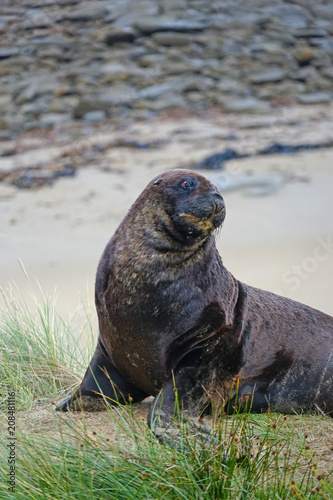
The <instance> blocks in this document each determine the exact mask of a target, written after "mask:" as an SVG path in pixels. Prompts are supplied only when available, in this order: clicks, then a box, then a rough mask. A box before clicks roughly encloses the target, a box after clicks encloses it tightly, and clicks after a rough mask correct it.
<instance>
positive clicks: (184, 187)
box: [58, 170, 333, 437]
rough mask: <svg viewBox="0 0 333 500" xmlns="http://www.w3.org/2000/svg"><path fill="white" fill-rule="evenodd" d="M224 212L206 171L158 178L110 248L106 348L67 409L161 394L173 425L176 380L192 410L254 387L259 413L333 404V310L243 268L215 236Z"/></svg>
mask: <svg viewBox="0 0 333 500" xmlns="http://www.w3.org/2000/svg"><path fill="white" fill-rule="evenodd" d="M224 218H225V204H224V200H223V198H222V196H221V195H220V194H219V192H218V190H217V188H216V187H215V186H214V185H213V184H212V183H211V182H210V181H208V180H207V179H206V178H205V177H203V176H202V175H199V174H198V173H197V172H193V171H190V170H171V171H168V172H165V173H163V174H162V175H160V176H158V177H157V178H155V179H153V180H152V181H151V182H150V183H149V184H148V186H147V187H146V188H145V189H144V191H143V192H142V194H141V195H140V196H139V198H138V199H137V200H136V202H135V203H134V204H133V205H132V207H131V208H130V210H129V212H128V214H127V215H126V217H125V218H124V220H123V221H122V222H121V224H120V226H119V227H118V229H117V231H116V232H115V234H114V236H113V237H112V238H111V240H110V241H109V243H108V244H107V246H106V248H105V250H104V253H103V255H102V258H101V260H100V263H99V266H98V270H97V277H96V308H97V313H98V319H99V331H100V335H99V340H98V344H97V348H96V351H95V354H94V356H93V358H92V360H91V362H90V365H89V367H88V369H87V371H86V374H85V376H84V378H83V381H82V383H81V385H80V387H79V388H78V389H77V391H76V392H75V394H74V395H73V396H71V397H70V398H68V399H66V400H65V401H63V402H62V403H61V404H60V405H59V407H58V409H61V410H68V409H70V408H72V409H78V408H80V407H82V408H84V409H86V410H96V409H103V408H104V407H105V403H103V401H104V402H105V401H108V402H109V403H110V404H111V405H112V404H116V402H119V403H127V402H128V401H129V400H130V401H133V402H136V401H141V400H143V399H144V398H146V397H147V396H148V395H152V396H155V400H154V402H153V405H152V408H151V411H150V413H149V416H148V421H149V424H150V425H151V426H153V427H154V426H155V423H156V420H157V418H156V417H157V415H158V414H159V415H160V416H161V422H162V423H161V426H162V428H167V427H168V426H169V425H170V423H171V422H172V419H173V416H174V403H175V391H176V392H177V395H178V401H179V405H180V407H181V408H182V410H183V412H184V414H185V415H188V416H189V419H191V418H192V419H193V418H194V417H198V416H200V415H201V414H202V413H203V412H204V411H205V409H206V408H207V407H208V406H210V404H211V398H212V397H213V398H214V401H215V404H218V403H219V407H220V408H222V407H223V408H224V409H226V408H229V409H232V408H233V406H234V405H235V404H236V399H237V401H242V399H243V401H245V400H246V396H247V395H248V394H250V393H251V394H252V402H251V410H252V411H253V412H265V411H267V410H268V409H270V410H271V411H278V412H282V413H292V412H301V411H305V412H313V411H316V410H318V409H320V410H321V411H323V412H326V413H328V414H329V413H331V414H333V318H332V317H330V316H328V315H326V314H324V313H322V312H320V311H317V310H315V309H312V308H310V307H308V306H306V305H303V304H300V303H298V302H295V301H293V300H290V299H288V298H284V297H280V296H278V295H275V294H273V293H270V292H267V291H264V290H260V289H257V288H253V287H251V286H247V285H245V284H243V283H241V282H239V281H238V280H237V279H236V278H234V276H233V275H232V274H231V273H230V272H228V271H227V269H226V268H225V267H224V265H223V263H222V260H221V257H220V255H219V253H218V251H217V249H216V245H215V235H214V231H215V230H216V229H218V228H220V227H221V225H222V223H223V221H224ZM101 394H103V395H104V400H103V399H102V397H101ZM176 433H177V431H176ZM156 434H157V436H158V437H160V434H161V433H160V431H157V430H156Z"/></svg>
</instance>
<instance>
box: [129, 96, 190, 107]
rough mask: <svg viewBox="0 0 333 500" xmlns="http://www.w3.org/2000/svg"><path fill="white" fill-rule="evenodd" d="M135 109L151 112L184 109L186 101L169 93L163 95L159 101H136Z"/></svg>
mask: <svg viewBox="0 0 333 500" xmlns="http://www.w3.org/2000/svg"><path fill="white" fill-rule="evenodd" d="M135 107H137V108H139V109H149V110H152V111H164V110H167V109H172V108H184V107H186V101H185V99H184V98H183V97H182V96H181V95H179V94H174V93H171V92H170V93H166V94H164V95H163V96H161V97H160V98H159V99H155V100H140V101H137V103H135Z"/></svg>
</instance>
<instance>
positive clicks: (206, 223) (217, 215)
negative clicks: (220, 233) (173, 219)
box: [178, 208, 224, 234]
mask: <svg viewBox="0 0 333 500" xmlns="http://www.w3.org/2000/svg"><path fill="white" fill-rule="evenodd" d="M223 211H224V208H222V209H221V210H219V211H218V212H215V211H214V213H213V215H211V216H210V217H197V216H196V215H192V214H186V213H181V214H179V215H178V217H180V218H181V219H186V220H187V222H189V223H190V224H194V225H195V226H196V227H197V228H198V229H200V230H201V231H202V232H203V233H204V234H210V233H212V232H213V231H214V230H215V229H216V228H217V227H219V226H220V224H221V213H222V212H223Z"/></svg>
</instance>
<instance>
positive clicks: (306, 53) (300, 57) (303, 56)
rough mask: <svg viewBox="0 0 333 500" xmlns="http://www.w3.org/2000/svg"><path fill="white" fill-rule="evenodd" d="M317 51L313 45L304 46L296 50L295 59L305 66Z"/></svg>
mask: <svg viewBox="0 0 333 500" xmlns="http://www.w3.org/2000/svg"><path fill="white" fill-rule="evenodd" d="M315 54H316V53H315V51H314V50H313V49H312V48H311V47H302V48H299V49H297V50H296V51H295V53H294V55H295V59H296V60H297V62H298V64H299V65H300V66H305V65H306V64H309V63H310V61H311V60H312V59H313V58H314V57H315Z"/></svg>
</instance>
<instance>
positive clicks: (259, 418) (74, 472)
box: [0, 296, 333, 500]
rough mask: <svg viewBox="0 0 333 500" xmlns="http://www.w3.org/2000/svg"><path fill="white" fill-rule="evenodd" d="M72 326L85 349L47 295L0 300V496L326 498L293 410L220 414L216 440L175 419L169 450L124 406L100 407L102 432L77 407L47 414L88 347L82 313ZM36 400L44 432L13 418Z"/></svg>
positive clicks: (328, 490) (76, 376)
mask: <svg viewBox="0 0 333 500" xmlns="http://www.w3.org/2000/svg"><path fill="white" fill-rule="evenodd" d="M82 331H83V332H86V333H85V337H86V339H87V343H88V347H89V348H88V347H87V348H85V349H83V350H80V349H79V347H78V346H79V345H80V343H78V342H77V341H75V339H74V338H73V334H72V327H71V324H70V321H68V322H65V321H63V320H62V319H61V318H59V317H58V315H57V314H56V311H55V309H54V306H53V305H52V304H51V302H50V301H48V300H46V299H45V298H44V297H42V299H41V301H40V303H39V302H38V301H37V299H35V310H34V311H33V312H30V311H29V309H28V308H27V306H26V304H25V303H24V302H22V301H19V300H18V299H17V298H14V297H13V296H10V297H7V299H6V302H5V307H4V310H3V311H1V317H0V360H1V365H0V387H1V395H2V397H1V400H2V415H1V422H0V423H1V433H0V498H1V499H16V498H17V499H25V500H26V499H34V500H42V499H50V500H51V499H52V500H57V499H73V500H74V499H75V500H76V499H79V500H81V499H82V500H83V499H93V500H94V499H112V500H117V499H119V500H122V499H124V500H125V499H126V500H127V499H154V500H155V499H232V500H233V499H236V500H237V499H244V500H245V499H246V500H248V499H269V500H271V499H287V498H298V499H306V498H317V499H324V498H326V499H332V498H333V484H332V482H331V480H330V478H329V477H328V476H327V474H326V472H327V471H326V470H319V469H318V466H317V464H316V457H315V455H314V453H313V452H312V451H311V450H310V449H308V446H307V440H306V438H305V437H304V435H303V431H302V429H301V428H300V427H299V428H298V427H297V425H299V421H300V420H299V419H300V418H302V417H297V418H298V420H295V423H293V417H288V418H286V417H284V416H283V415H277V414H267V415H250V414H237V413H236V414H235V415H233V416H231V417H226V416H222V417H221V418H219V419H217V426H216V431H215V432H216V435H217V436H218V439H219V442H221V446H220V447H219V448H217V449H216V446H214V444H213V443H211V444H205V445H204V444H203V442H202V440H201V438H200V433H198V435H197V437H196V438H193V437H190V436H188V434H187V430H186V424H184V423H183V422H182V421H181V420H180V421H179V425H180V427H181V436H182V437H181V443H180V447H183V448H184V450H186V451H183V452H178V451H175V450H174V449H172V448H170V447H169V446H167V445H162V444H160V443H159V442H158V441H157V440H156V439H155V437H154V436H153V435H152V434H151V432H150V430H149V429H148V427H147V425H146V423H145V422H142V421H140V420H139V419H138V418H136V417H135V414H134V408H132V407H126V408H123V407H116V408H113V409H109V410H108V413H107V414H106V415H105V418H106V419H107V421H108V425H109V428H110V429H111V428H112V429H113V433H112V438H110V439H109V438H108V437H107V432H106V429H104V428H98V426H97V427H96V425H95V426H94V427H93V428H91V426H90V424H89V423H88V418H87V419H85V418H84V415H83V416H82V417H72V416H71V415H63V414H58V413H57V414H55V412H54V409H53V406H52V404H51V401H53V400H55V399H58V398H61V397H62V396H63V395H64V394H65V393H67V392H71V391H72V390H73V387H74V386H75V385H76V384H77V383H78V382H79V381H80V377H81V375H82V372H83V370H84V368H85V367H86V365H87V362H88V359H89V356H90V355H91V346H94V344H93V343H92V342H93V341H92V332H91V324H90V322H89V320H87V323H86V324H85V325H83V327H82ZM11 390H14V391H15V393H16V394H17V400H16V409H17V412H16V419H17V426H16V428H15V436H16V438H17V440H16V457H15V458H16V463H15V467H16V470H15V471H16V487H15V491H14V492H13V491H8V489H7V487H8V484H7V473H8V470H9V465H8V462H7V461H8V448H7V444H8V428H7V427H8V425H7V424H8V408H7V406H8V404H7V403H8V399H7V395H8V391H11ZM38 400H40V401H42V404H43V408H49V409H48V416H49V417H50V419H51V421H52V419H53V421H54V425H53V432H51V433H50V432H46V431H45V432H43V431H42V430H38V429H36V431H35V432H34V428H33V426H31V425H30V426H27V428H24V427H25V426H24V425H22V422H24V419H23V420H22V421H21V424H20V413H21V412H23V410H25V411H24V412H23V413H22V415H24V417H25V419H27V418H29V414H30V413H29V412H31V414H34V415H35V416H36V414H37V416H38V404H39V403H38ZM45 411H46V410H44V412H45ZM179 418H180V419H181V417H179ZM306 418H309V417H304V419H306ZM313 418H316V419H317V421H318V418H321V419H324V417H313ZM78 419H79V420H80V422H83V423H82V425H77V421H78ZM86 420H87V422H86ZM96 421H97V420H96ZM323 421H324V420H323ZM318 490H319V491H318Z"/></svg>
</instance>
